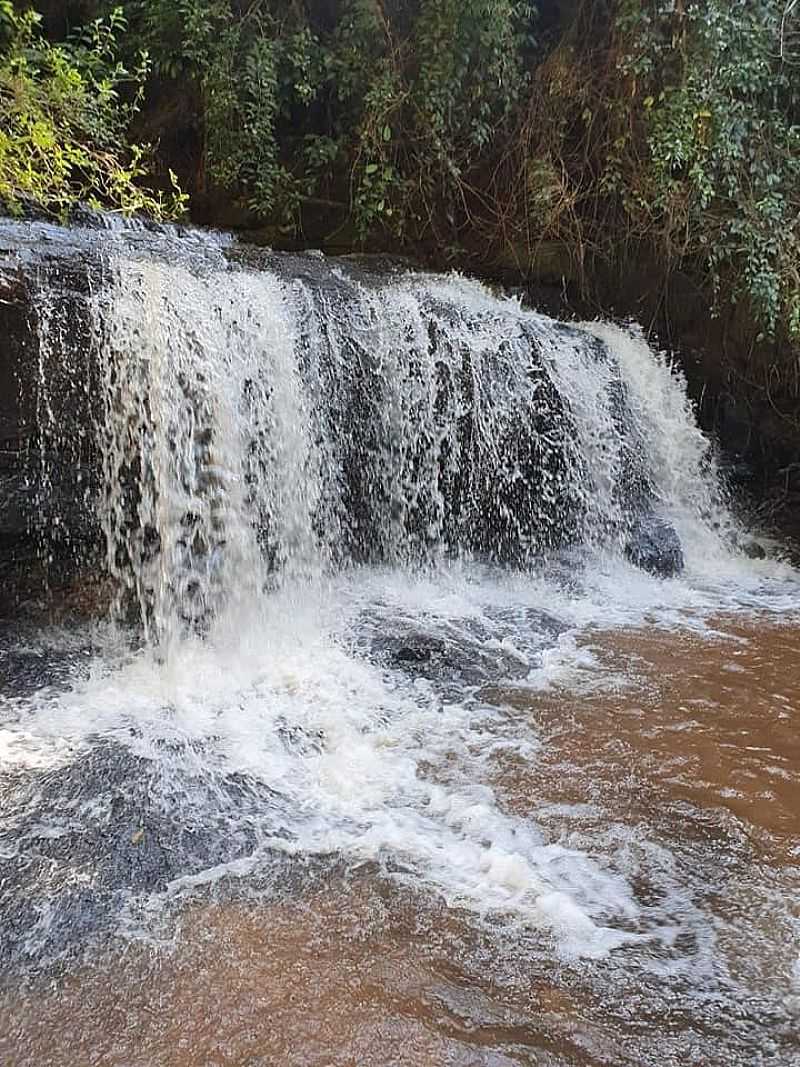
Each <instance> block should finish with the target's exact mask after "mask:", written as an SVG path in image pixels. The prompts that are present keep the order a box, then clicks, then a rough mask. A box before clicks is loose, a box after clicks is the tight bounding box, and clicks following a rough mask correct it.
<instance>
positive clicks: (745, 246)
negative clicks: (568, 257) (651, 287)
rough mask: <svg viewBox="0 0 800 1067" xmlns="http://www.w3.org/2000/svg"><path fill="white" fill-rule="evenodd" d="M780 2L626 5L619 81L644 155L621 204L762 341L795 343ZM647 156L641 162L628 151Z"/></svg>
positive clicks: (790, 159)
mask: <svg viewBox="0 0 800 1067" xmlns="http://www.w3.org/2000/svg"><path fill="white" fill-rule="evenodd" d="M783 8H784V4H783V3H782V2H780V0H705V2H702V3H700V2H689V3H686V4H676V3H666V2H664V0H651V2H649V3H646V4H638V3H637V4H632V3H627V4H626V5H625V9H624V11H623V13H622V15H621V16H620V19H619V22H618V31H619V34H620V43H621V45H622V52H621V59H620V65H619V69H620V74H621V75H622V78H623V79H625V83H626V84H628V85H630V86H631V89H632V92H631V94H630V99H629V101H628V107H629V108H631V109H632V117H633V119H634V121H635V122H636V124H637V125H636V127H635V128H636V129H638V131H639V132H640V136H641V137H642V140H643V142H644V144H643V145H637V144H636V143H635V142H634V143H633V145H628V146H627V151H628V152H629V156H628V160H627V167H626V168H625V170H624V174H625V180H626V181H627V183H628V186H629V187H632V186H633V185H634V178H633V175H632V168H634V167H635V173H636V175H638V180H636V181H635V184H636V186H637V187H638V188H639V189H640V192H641V194H642V195H641V197H640V199H639V200H638V201H633V200H629V201H628V203H627V205H626V207H627V210H628V213H629V215H630V218H631V221H632V222H633V224H634V225H635V226H636V227H637V228H638V229H642V230H644V229H647V230H649V231H650V232H651V233H652V234H653V235H654V239H655V240H656V241H657V242H658V244H659V246H660V247H662V248H663V249H664V250H665V252H666V253H667V254H668V255H669V256H670V257H672V258H675V259H677V260H678V261H681V262H686V261H690V262H691V261H692V260H696V261H699V262H701V263H702V264H703V266H704V268H705V270H707V271H708V275H709V278H710V280H711V284H712V288H713V290H714V293H715V294H716V295H717V296H720V295H721V294H723V293H725V294H727V295H729V296H730V298H731V299H732V300H734V301H737V300H746V301H747V302H748V304H749V306H750V308H751V309H752V312H753V314H754V315H755V317H756V319H757V320H758V322H759V323H760V325H761V327H762V332H763V333H764V334H766V335H775V334H776V333H779V332H781V331H784V332H788V333H790V334H793V335H795V336H796V337H797V336H800V331H798V326H800V313H799V309H800V285H799V284H798V283H799V279H798V269H800V126H798V122H799V121H800V109H799V108H798V105H799V104H800V77H798V71H797V69H796V68H794V67H792V66H790V65H787V64H785V63H782V62H780V60H779V59H778V45H779V23H780V17H781V15H782V12H783ZM645 145H646V150H647V154H646V155H645V156H644V159H643V160H641V159H639V158H635V157H633V154H632V151H631V149H632V150H633V152H635V151H636V150H637V149H639V150H641V148H642V147H644V146H645Z"/></svg>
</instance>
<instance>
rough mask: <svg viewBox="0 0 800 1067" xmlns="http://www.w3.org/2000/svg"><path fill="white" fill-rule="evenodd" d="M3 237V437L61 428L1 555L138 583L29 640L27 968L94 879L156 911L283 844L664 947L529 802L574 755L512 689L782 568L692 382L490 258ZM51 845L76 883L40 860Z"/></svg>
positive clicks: (14, 757)
mask: <svg viewBox="0 0 800 1067" xmlns="http://www.w3.org/2000/svg"><path fill="white" fill-rule="evenodd" d="M0 237H2V240H3V241H4V242H5V244H4V245H2V246H0V252H2V255H0V287H3V286H5V288H3V289H2V292H0V297H2V294H3V293H6V294H7V299H5V298H3V299H2V300H0V322H2V323H6V324H7V325H8V326H9V336H10V338H11V341H10V345H11V348H10V349H9V350H10V351H11V353H12V356H13V358H14V361H15V362H14V366H15V367H16V371H15V373H16V375H17V377H18V383H17V384H18V388H17V389H16V390H15V393H14V400H15V402H16V404H17V408H18V410H17V411H16V413H15V412H11V413H10V414H8V415H6V408H5V407H4V405H5V404H7V399H6V398H4V397H0V428H2V426H3V425H5V423H4V422H3V419H6V420H7V421H8V422H9V423H11V422H13V423H14V425H15V426H16V432H17V433H18V435H19V437H20V439H21V440H22V439H24V440H25V442H26V445H25V449H23V450H20V452H19V455H20V456H23V454H24V455H25V456H26V463H25V465H24V467H19V468H14V469H13V470H12V472H11V475H10V476H8V477H5V476H4V477H3V478H0V549H2V548H3V545H4V544H6V543H10V544H12V545H15V546H20V545H21V546H25V545H27V544H28V542H27V541H26V537H28V538H30V534H31V533H32V534H33V544H34V549H35V554H36V555H38V558H39V561H40V563H41V564H42V565H43V566H44V568H45V570H46V571H47V572H48V573H52V574H54V575H57V574H58V573H59V568H62V569H64V570H65V571H70V569H71V570H72V572H73V573H75V574H77V576H78V578H77V581H78V583H79V584H80V582H82V581H84V580H86V576H87V575H88V576H90V577H91V576H92V575H96V574H98V573H99V574H102V575H104V576H105V577H107V578H109V579H110V583H109V584H110V585H112V586H113V590H114V603H113V606H112V620H111V623H110V624H109V625H107V626H103V627H101V628H100V629H99V631H98V632H99V636H98V632H95V631H91V635H90V636H89V637H87V636H86V632H85V631H83V630H81V629H80V628H78V629H77V630H75V631H73V630H68V631H66V632H58V633H57V634H56V636H55V637H52V639H51V638H48V640H52V645H48V644H47V642H46V641H45V639H44V638H37V641H38V644H37V645H36V648H37V652H36V658H35V663H34V665H33V667H31V664H30V662H29V660H28V659H26V658H25V657H26V656H28V655H29V653H28V652H27V651H26V650H25V648H24V647H22V648H17V647H16V646H14V647H12V648H11V650H10V651H9V652H8V653H7V656H8V659H7V662H8V663H11V664H12V666H11V667H10V668H6V667H4V668H3V669H8V670H11V672H12V674H13V673H14V671H16V674H15V675H14V677H17V676H18V677H20V678H22V679H29V678H30V676H31V675H32V676H33V677H41V676H43V677H44V681H42V682H41V683H40V684H39V686H38V688H37V686H36V685H31V684H30V682H29V681H25V686H27V688H25V686H23V691H22V693H21V695H19V694H17V695H15V696H14V698H13V700H8V701H5V698H4V697H3V695H2V692H1V691H0V755H2V760H3V762H2V763H0V786H2V787H3V788H7V789H8V790H9V795H10V797H11V800H10V801H9V804H11V805H12V807H13V811H14V816H13V822H14V826H15V827H16V830H14V832H13V833H11V832H9V833H8V834H7V835H6V836H5V837H3V831H2V826H0V849H2V848H5V849H7V857H8V860H7V861H8V863H9V864H10V865H11V874H10V875H9V876H8V878H7V879H6V881H4V882H3V887H0V905H2V906H3V907H4V908H6V909H7V910H8V912H9V914H13V915H14V916H16V917H17V918H16V919H15V922H16V926H15V931H16V933H15V935H14V938H13V939H12V940H11V941H10V942H9V947H8V951H9V952H10V953H11V954H12V955H13V954H15V953H16V954H17V956H18V957H20V958H21V957H25V958H28V957H37V958H38V957H39V956H41V957H43V958H44V957H48V958H49V956H52V955H53V954H54V953H56V952H58V951H60V947H59V946H60V945H61V944H62V941H61V940H59V939H60V938H63V936H64V931H68V930H71V929H73V927H76V924H79V922H80V921H82V920H81V918H80V915H81V913H80V909H81V908H82V907H83V903H82V901H83V899H84V898H83V897H81V896H80V894H75V893H73V892H72V891H71V889H70V886H72V885H73V883H74V884H80V885H81V886H91V887H92V889H91V892H89V890H87V893H89V897H90V900H91V908H92V909H94V910H93V911H92V915H93V916H95V917H96V923H97V925H98V926H102V925H103V923H107V922H110V921H111V918H110V917H112V916H118V915H119V914H122V913H123V912H124V914H125V915H126V916H127V918H126V922H131V923H133V924H134V925H136V922H138V921H139V920H140V919H141V914H140V912H139V911H137V908H140V907H145V910H146V909H147V908H149V907H150V906H151V904H152V903H153V900H154V899H155V900H156V901H157V902H161V903H163V902H164V900H172V899H173V898H179V897H180V896H181V895H182V894H183V893H193V892H195V891H198V890H199V888H201V887H202V886H203V885H205V884H207V883H215V882H216V881H218V880H219V879H222V878H226V877H235V878H242V879H244V880H248V879H250V878H251V877H253V878H256V879H257V878H259V877H267V875H266V874H265V872H269V871H270V870H271V869H272V868H271V866H270V865H271V864H272V863H273V862H274V858H275V856H276V855H277V854H281V855H283V856H284V857H290V858H297V857H301V858H302V857H318V858H325V857H332V856H333V857H337V856H338V857H341V858H342V859H343V862H345V863H346V864H347V863H350V862H353V863H355V864H362V863H375V864H380V865H382V866H383V867H385V871H386V873H387V877H388V876H390V875H391V876H392V877H394V876H395V875H397V876H398V877H399V878H401V880H407V881H409V882H411V883H412V884H414V885H418V886H427V887H431V886H433V887H434V888H435V891H436V892H437V893H441V894H443V896H444V898H445V899H446V900H448V901H450V902H453V903H456V904H458V905H459V906H465V907H467V908H470V909H474V910H475V911H477V912H480V913H481V914H484V913H489V912H491V913H492V914H504V915H509V914H510V915H512V916H516V917H517V918H519V919H520V920H521V921H523V922H525V923H528V924H531V925H532V926H536V927H546V928H547V929H549V930H551V931H554V932H555V936H556V937H557V938H558V940H559V944H561V945H562V947H563V948H564V950H565V951H567V952H568V953H578V954H585V955H603V954H605V953H606V952H608V951H611V950H612V949H613V948H615V947H616V946H620V945H623V944H627V943H628V942H629V941H630V940H631V939H636V938H643V939H646V938H647V937H654V936H658V934H657V931H656V932H655V933H654V930H655V927H656V926H657V923H656V921H655V920H652V921H651V919H649V918H648V913H647V912H646V909H644V910H643V909H642V908H641V907H640V905H639V903H638V902H637V900H636V898H635V894H634V893H633V892H632V890H631V888H630V886H629V885H628V884H627V882H626V878H625V876H623V875H622V874H620V873H619V872H620V870H621V869H622V868H623V867H624V864H622V865H621V866H617V867H614V866H613V864H612V865H611V866H603V865H602V864H598V863H596V862H595V860H594V859H591V858H590V857H589V856H588V855H587V854H585V853H584V852H582V851H580V849H572V848H570V847H567V845H558V846H556V845H554V844H553V843H552V842H551V843H548V841H547V840H546V837H545V836H544V835H543V833H542V832H540V830H539V828H538V827H537V825H536V823H535V820H533V821H525V820H521V819H518V818H517V817H516V816H515V815H514V814H513V813H511V812H509V811H507V810H505V809H504V808H503V806H502V805H501V804H498V803H497V801H496V800H495V794H494V786H493V785H492V773H493V771H492V766H493V764H492V760H493V758H494V756H495V755H496V753H497V752H500V751H510V750H512V749H513V750H514V751H520V752H524V753H525V754H526V758H527V757H528V756H530V757H531V758H533V754H535V752H536V750H537V748H536V746H537V744H538V743H539V742H538V740H537V738H536V736H535V730H534V728H533V726H532V725H531V724H530V723H527V722H520V721H519V717H518V716H515V715H513V714H511V713H509V711H508V709H506V708H504V707H503V706H502V700H500V701H499V703H498V702H495V701H493V698H491V697H490V695H488V694H489V693H490V692H491V689H492V687H493V686H494V687H497V686H500V687H503V686H516V687H522V688H524V689H525V690H526V691H528V692H531V693H535V692H536V691H537V687H538V686H547V685H550V684H551V683H552V682H553V680H554V679H555V680H558V679H561V680H564V679H567V680H569V679H572V678H573V677H575V676H581V672H582V671H583V670H584V668H585V665H586V663H587V662H591V654H590V653H589V652H588V651H587V650H586V649H583V648H581V647H580V645H579V643H578V641H577V637H579V636H580V633H581V630H582V628H583V627H591V626H600V627H602V626H609V625H613V622H614V620H616V621H621V622H622V623H624V624H625V625H629V624H630V623H631V622H633V623H634V624H637V623H641V622H642V620H643V619H644V618H647V619H648V620H649V619H650V618H651V616H652V614H653V613H654V612H661V618H662V619H669V620H672V619H674V618H676V617H679V616H681V613H682V612H685V611H686V610H687V608H688V607H695V608H696V607H697V605H698V604H700V605H701V606H702V605H706V606H707V608H708V611H709V612H710V611H711V610H716V607H717V606H718V605H719V604H722V603H727V602H728V601H726V600H725V597H726V596H728V595H729V593H728V591H727V590H729V588H733V589H738V588H739V587H738V586H736V584H735V583H736V582H737V581H741V582H743V583H744V584H743V586H742V588H746V589H747V588H751V586H748V585H747V583H748V582H751V580H752V581H755V580H756V579H754V578H752V574H751V572H750V571H747V570H745V569H743V568H746V567H748V566H750V563H749V561H748V562H747V563H744V562H742V561H741V560H740V559H739V557H738V556H737V554H736V552H735V550H734V549H732V547H731V545H732V543H733V539H734V537H735V532H736V531H735V525H734V523H733V520H732V519H731V518H730V516H729V513H728V511H727V508H726V504H725V494H724V491H723V488H722V485H721V481H720V478H719V475H718V472H717V470H716V467H715V463H714V456H713V450H712V448H711V447H710V444H709V442H708V441H707V439H706V438H705V437H704V436H703V435H702V433H701V432H700V431H699V430H698V428H697V425H696V422H695V418H694V412H693V409H692V406H691V404H690V402H689V400H688V399H687V392H686V384H685V382H684V380H683V378H682V377H681V375H680V374H679V373H678V372H677V371H676V370H675V369H674V368H673V367H672V366H671V365H670V364H669V361H668V360H667V359H665V358H664V357H663V356H662V355H660V354H659V353H657V352H655V351H653V350H652V349H651V348H650V347H649V346H648V344H647V342H646V341H645V339H644V337H643V336H642V334H641V332H640V331H638V330H637V329H636V328H633V327H631V328H627V327H620V326H612V325H609V324H601V323H593V324H585V325H567V324H564V323H559V322H556V321H554V320H553V319H550V318H548V317H547V316H545V315H542V314H540V313H538V312H537V311H535V310H532V309H530V308H526V307H524V306H523V305H522V304H521V303H520V302H519V301H517V300H515V299H511V298H508V297H506V296H502V295H498V294H496V293H494V292H492V291H491V290H490V289H489V288H488V287H486V286H485V285H482V284H481V283H479V282H477V281H472V280H468V279H465V278H463V277H460V276H456V275H451V276H439V275H429V274H423V273H419V272H413V271H408V270H401V269H398V268H392V267H387V266H386V265H385V264H376V263H373V262H371V261H368V260H366V261H359V260H350V259H342V260H333V259H330V260H329V259H326V258H324V257H322V256H320V255H315V254H307V255H302V256H292V255H279V254H273V253H271V252H258V251H255V250H252V249H250V250H245V249H241V248H238V247H236V246H235V245H232V244H231V243H230V242H226V241H225V240H223V239H221V238H218V237H215V236H213V235H212V236H203V235H195V234H192V233H191V232H187V231H178V230H170V229H169V228H163V229H160V230H159V229H157V230H154V231H152V232H151V231H150V230H148V229H143V228H136V229H132V230H128V229H125V228H124V227H122V228H116V229H112V230H107V229H106V230H99V231H98V230H94V231H89V230H71V231H65V230H62V229H59V228H57V227H50V226H44V225H42V224H17V223H4V224H2V226H0ZM3 248H5V249H6V251H5V252H3V251H2V249H3ZM9 248H10V249H11V251H10V252H9V251H8V249H9ZM15 454H16V453H15ZM12 497H13V501H14V502H15V503H14V508H12V507H10V506H9V505H8V503H7V502H8V500H10V499H12ZM20 516H21V518H20ZM23 519H24V527H21V523H22V520H23ZM4 524H5V525H4ZM15 550H17V549H15ZM26 558H27V557H26ZM18 559H19V560H22V559H23V556H22V549H21V548H20V549H18ZM684 565H685V570H683V573H681V572H682V568H683V567H684ZM765 566H766V564H765ZM731 575H733V585H730V583H729V585H725V582H728V581H729V578H730V576H731ZM666 578H670V579H672V580H670V581H667V580H665V579H666ZM759 580H760V579H759ZM715 581H716V582H717V585H716V586H714V584H713V583H714V582H715ZM703 583H705V585H704V584H703ZM709 583H711V584H710V585H709ZM709 590H711V591H709ZM734 595H738V593H735V594H734V593H730V596H734ZM120 623H124V625H120ZM141 635H143V640H140V636H141ZM0 638H2V633H1V632H0ZM54 649H55V651H53V650H54ZM0 655H6V651H5V650H4V647H3V646H2V644H0ZM4 662H6V661H4V660H1V659H0V666H2V664H3V663H4ZM14 664H16V665H17V666H14ZM20 664H21V665H22V666H19V665H20ZM51 664H55V666H53V667H52V668H51ZM23 668H24V669H23ZM3 768H6V770H5V771H4V770H3ZM8 768H11V770H8ZM6 772H7V773H6ZM4 775H5V776H4ZM8 783H10V785H9V784H8ZM12 802H13V803H12ZM9 810H11V808H9ZM41 827H45V828H46V832H47V833H48V834H52V835H54V836H53V840H58V841H61V839H62V837H63V838H64V839H66V840H67V841H68V844H69V847H68V848H67V847H66V846H64V851H63V853H59V855H60V856H61V855H63V856H65V857H68V863H69V865H70V868H69V872H66V873H64V875H63V878H61V880H60V881H59V880H58V879H56V880H47V878H46V877H45V875H44V874H41V871H40V870H39V868H36V867H35V866H32V865H29V864H27V863H26V862H25V856H24V849H22V848H21V846H20V842H21V841H23V842H24V840H26V837H25V835H26V834H28V835H34V836H35V835H36V834H38V833H39V832H40V828H41ZM140 829H141V831H142V833H143V834H144V836H143V837H142V836H140ZM48 840H49V838H48ZM131 841H135V842H136V848H140V847H141V852H140V853H137V854H136V855H134V854H133V853H132V852H131V846H130V843H131ZM4 842H5V843H4ZM608 842H609V843H608V848H609V849H610V850H611V851H612V852H613V851H614V850H615V849H617V848H618V844H615V843H614V841H613V840H612V839H611V838H609V839H608ZM59 847H61V846H59ZM615 854H616V853H615ZM137 855H141V856H142V857H144V858H143V859H142V861H141V862H140V861H139V860H138V859H137V858H136V856H137ZM57 862H58V863H61V862H62V861H61V860H60V859H59V860H57ZM64 862H67V861H66V860H65V861H64ZM48 869H49V868H48ZM665 877H666V875H665ZM32 900H33V901H36V902H37V903H36V907H37V908H39V909H40V910H39V912H38V913H37V915H38V918H36V919H35V921H34V920H33V919H31V918H30V916H29V909H30V907H31V906H32V905H31V904H30V901H32ZM143 902H144V903H143ZM126 909H127V910H126ZM26 916H27V918H26ZM93 921H95V920H93ZM114 921H117V920H116V919H115V920H114ZM659 921H660V920H659ZM687 921H688V920H687ZM648 924H649V925H648ZM632 931H633V932H632ZM669 936H672V935H671V934H669ZM665 937H667V935H665Z"/></svg>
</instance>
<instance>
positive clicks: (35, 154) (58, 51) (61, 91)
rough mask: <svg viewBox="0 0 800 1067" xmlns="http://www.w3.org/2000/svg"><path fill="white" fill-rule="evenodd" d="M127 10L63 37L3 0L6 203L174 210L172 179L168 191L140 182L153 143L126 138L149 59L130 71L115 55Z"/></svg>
mask: <svg viewBox="0 0 800 1067" xmlns="http://www.w3.org/2000/svg"><path fill="white" fill-rule="evenodd" d="M124 29H125V21H124V18H123V16H122V13H121V10H119V9H116V10H114V11H112V12H111V13H110V14H109V16H108V17H107V18H98V19H96V20H95V21H93V22H91V23H89V24H88V25H87V26H85V27H84V28H82V29H81V30H80V31H78V32H76V33H73V34H71V35H70V36H69V38H68V39H67V40H66V41H65V42H63V43H60V44H53V43H51V42H50V41H48V40H47V39H46V38H45V36H44V35H43V33H42V32H41V16H40V15H39V14H37V13H36V12H34V11H26V12H23V13H19V12H17V11H16V10H15V8H14V5H13V4H12V3H11V0H0V202H2V203H3V204H5V206H6V209H7V210H9V211H11V213H12V214H16V213H20V212H21V211H23V210H24V209H25V208H26V207H33V208H36V209H39V210H45V211H46V212H49V213H52V214H54V215H57V216H64V215H65V214H66V213H67V212H68V211H69V209H70V208H71V207H72V206H73V205H74V204H75V203H76V202H77V201H80V200H85V201H87V202H88V203H89V204H90V205H92V206H95V207H106V208H111V209H112V210H119V211H122V212H125V213H133V212H135V211H144V212H147V213H150V214H153V215H156V216H165V215H166V216H171V215H174V214H175V213H176V212H179V211H180V209H181V208H182V204H183V197H182V194H181V193H180V190H179V189H178V187H177V180H176V179H173V189H172V191H171V192H170V193H169V194H168V195H166V196H164V195H161V194H158V193H154V192H152V191H151V190H149V189H148V188H147V186H146V185H144V184H142V182H143V180H145V179H147V178H148V177H149V170H148V153H147V149H146V148H145V147H143V146H141V145H138V144H135V143H128V142H127V130H128V127H129V125H130V121H131V118H132V117H133V114H134V113H135V112H136V110H137V108H138V106H139V103H140V101H141V94H142V87H143V84H144V80H145V78H146V76H147V72H148V60H147V57H146V55H144V53H142V54H140V56H139V58H138V62H137V64H136V66H135V67H133V68H132V69H130V70H128V69H126V67H125V66H124V65H123V63H122V62H121V61H120V60H119V58H118V37H119V35H120V34H121V33H122V31H123V30H124Z"/></svg>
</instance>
